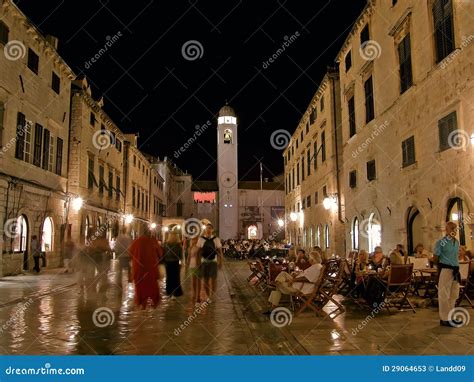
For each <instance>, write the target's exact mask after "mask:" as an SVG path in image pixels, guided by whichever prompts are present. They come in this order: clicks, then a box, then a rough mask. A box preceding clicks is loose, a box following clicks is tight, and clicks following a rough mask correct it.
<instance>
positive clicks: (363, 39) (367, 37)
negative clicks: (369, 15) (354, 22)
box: [360, 24, 370, 45]
mask: <svg viewBox="0 0 474 382" xmlns="http://www.w3.org/2000/svg"><path fill="white" fill-rule="evenodd" d="M369 40H370V33H369V24H366V26H365V27H364V29H362V31H361V32H360V45H362V44H363V43H364V42H366V41H369Z"/></svg>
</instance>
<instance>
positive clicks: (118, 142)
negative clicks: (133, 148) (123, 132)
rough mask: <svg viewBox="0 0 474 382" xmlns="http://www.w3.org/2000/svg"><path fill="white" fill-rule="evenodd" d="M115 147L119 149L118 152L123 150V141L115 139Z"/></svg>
mask: <svg viewBox="0 0 474 382" xmlns="http://www.w3.org/2000/svg"><path fill="white" fill-rule="evenodd" d="M115 148H116V149H117V150H118V152H120V153H121V152H122V141H121V140H120V139H116V140H115Z"/></svg>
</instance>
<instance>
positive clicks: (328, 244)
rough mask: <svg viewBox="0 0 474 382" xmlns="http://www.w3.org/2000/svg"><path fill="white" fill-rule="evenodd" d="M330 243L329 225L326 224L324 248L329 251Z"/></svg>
mask: <svg viewBox="0 0 474 382" xmlns="http://www.w3.org/2000/svg"><path fill="white" fill-rule="evenodd" d="M329 246H330V241H329V225H328V224H326V226H325V227H324V247H325V249H326V250H328V249H329Z"/></svg>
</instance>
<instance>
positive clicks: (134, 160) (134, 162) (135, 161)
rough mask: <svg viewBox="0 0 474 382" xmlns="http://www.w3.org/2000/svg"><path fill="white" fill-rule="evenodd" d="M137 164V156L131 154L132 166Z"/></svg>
mask: <svg viewBox="0 0 474 382" xmlns="http://www.w3.org/2000/svg"><path fill="white" fill-rule="evenodd" d="M136 166H137V157H136V156H135V155H134V156H133V167H136Z"/></svg>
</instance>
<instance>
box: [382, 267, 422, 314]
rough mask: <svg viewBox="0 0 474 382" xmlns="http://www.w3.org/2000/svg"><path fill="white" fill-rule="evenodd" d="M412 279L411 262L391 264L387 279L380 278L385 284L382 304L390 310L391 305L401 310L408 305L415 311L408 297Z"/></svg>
mask: <svg viewBox="0 0 474 382" xmlns="http://www.w3.org/2000/svg"><path fill="white" fill-rule="evenodd" d="M412 280H413V263H412V264H403V265H391V267H390V273H389V275H388V280H382V282H383V283H384V284H385V300H384V306H385V308H387V310H388V312H389V313H391V312H390V308H391V307H397V306H398V310H402V308H403V307H404V306H408V307H410V308H411V310H413V313H416V310H415V308H414V307H413V305H412V303H411V302H410V300H409V299H408V293H409V292H410V287H411V283H412Z"/></svg>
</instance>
